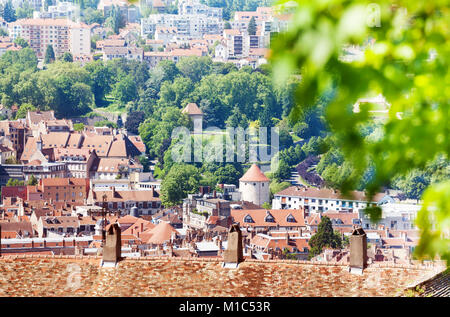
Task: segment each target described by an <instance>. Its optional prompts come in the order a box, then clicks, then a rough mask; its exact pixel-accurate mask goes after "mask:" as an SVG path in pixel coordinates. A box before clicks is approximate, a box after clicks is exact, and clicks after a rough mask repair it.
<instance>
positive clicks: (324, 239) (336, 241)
mask: <svg viewBox="0 0 450 317" xmlns="http://www.w3.org/2000/svg"><path fill="white" fill-rule="evenodd" d="M309 246H310V248H311V249H310V251H309V258H312V257H315V256H316V255H319V254H320V253H322V250H323V248H325V247H328V248H332V249H340V248H342V239H341V236H340V235H339V233H336V232H334V230H333V225H332V223H331V220H330V218H328V217H327V216H323V217H322V219H321V220H320V223H319V226H318V227H317V232H316V233H315V234H314V235H313V236H312V237H311V239H310V240H309Z"/></svg>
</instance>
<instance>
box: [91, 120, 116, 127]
mask: <svg viewBox="0 0 450 317" xmlns="http://www.w3.org/2000/svg"><path fill="white" fill-rule="evenodd" d="M94 126H95V127H108V128H114V129H117V124H116V123H114V122H111V121H109V120H102V121H97V122H96V123H94Z"/></svg>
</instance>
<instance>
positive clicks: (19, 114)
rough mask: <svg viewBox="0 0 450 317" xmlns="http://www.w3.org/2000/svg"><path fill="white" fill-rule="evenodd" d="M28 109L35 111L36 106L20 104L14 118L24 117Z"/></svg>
mask: <svg viewBox="0 0 450 317" xmlns="http://www.w3.org/2000/svg"><path fill="white" fill-rule="evenodd" d="M28 111H36V107H35V106H33V105H31V104H29V103H23V104H21V105H20V107H19V109H18V110H17V112H16V120H17V119H21V118H25V117H26V116H27V113H28Z"/></svg>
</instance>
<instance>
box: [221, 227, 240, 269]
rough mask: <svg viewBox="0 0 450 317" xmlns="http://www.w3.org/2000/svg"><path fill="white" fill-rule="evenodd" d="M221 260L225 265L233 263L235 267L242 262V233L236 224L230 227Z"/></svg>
mask: <svg viewBox="0 0 450 317" xmlns="http://www.w3.org/2000/svg"><path fill="white" fill-rule="evenodd" d="M223 260H224V262H225V263H234V264H236V265H237V264H239V262H242V261H243V260H244V255H243V251H242V232H241V229H240V228H239V225H237V224H234V225H232V226H231V228H230V231H229V232H228V246H227V250H226V251H225V252H224V254H223Z"/></svg>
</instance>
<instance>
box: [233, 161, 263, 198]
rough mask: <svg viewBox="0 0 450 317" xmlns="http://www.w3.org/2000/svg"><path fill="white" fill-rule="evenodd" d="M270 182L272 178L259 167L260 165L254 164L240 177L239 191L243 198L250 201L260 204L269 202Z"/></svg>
mask: <svg viewBox="0 0 450 317" xmlns="http://www.w3.org/2000/svg"><path fill="white" fill-rule="evenodd" d="M269 182H270V180H269V179H268V178H267V176H266V175H264V173H263V172H262V171H261V170H260V169H259V167H258V165H256V164H253V165H252V166H251V167H250V168H249V169H248V170H247V172H246V173H245V174H244V176H242V177H241V179H239V191H240V192H241V195H242V196H241V198H242V200H244V201H250V202H252V203H254V204H256V205H259V206H261V205H262V204H264V203H265V202H269Z"/></svg>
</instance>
